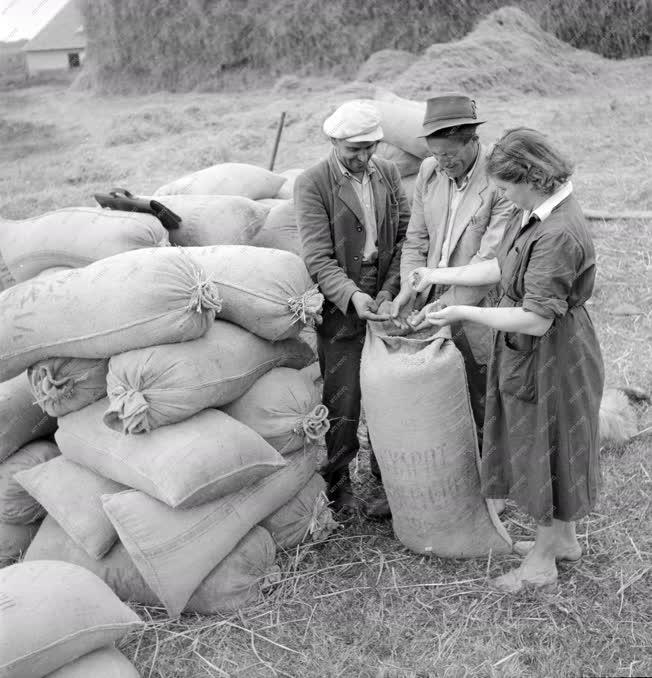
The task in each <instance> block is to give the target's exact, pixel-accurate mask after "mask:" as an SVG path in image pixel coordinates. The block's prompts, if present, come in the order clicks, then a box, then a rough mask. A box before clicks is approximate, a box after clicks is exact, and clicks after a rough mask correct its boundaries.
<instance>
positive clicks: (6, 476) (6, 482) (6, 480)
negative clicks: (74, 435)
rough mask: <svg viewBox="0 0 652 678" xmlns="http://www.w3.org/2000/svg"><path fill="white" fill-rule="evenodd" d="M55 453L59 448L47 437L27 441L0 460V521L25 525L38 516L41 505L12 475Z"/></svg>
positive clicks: (35, 465) (55, 454) (43, 461)
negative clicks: (4, 459) (5, 458)
mask: <svg viewBox="0 0 652 678" xmlns="http://www.w3.org/2000/svg"><path fill="white" fill-rule="evenodd" d="M57 456H59V448H58V447H57V446H56V445H55V444H54V443H50V442H48V441H47V440H37V441H35V442H33V443H27V445H25V446H24V447H21V449H20V450H18V452H16V453H15V454H12V455H11V457H9V459H7V460H6V461H3V462H2V463H1V464H0V521H2V522H5V523H14V524H18V525H27V524H29V523H33V522H34V521H35V520H38V519H39V518H42V517H43V515H44V513H45V511H44V510H43V507H42V505H41V504H40V503H39V502H38V501H37V499H35V498H34V496H33V495H31V494H30V493H29V492H27V491H25V488H24V487H23V486H22V485H21V484H20V483H19V482H18V481H17V480H16V475H17V474H20V473H21V472H26V471H29V470H30V469H33V468H34V467H37V466H40V465H42V464H44V463H45V462H47V461H49V460H50V459H54V457H57Z"/></svg>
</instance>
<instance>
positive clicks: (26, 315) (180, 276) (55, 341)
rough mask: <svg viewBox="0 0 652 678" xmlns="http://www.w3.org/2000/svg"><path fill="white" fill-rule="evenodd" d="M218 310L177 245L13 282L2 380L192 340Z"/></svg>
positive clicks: (3, 316)
mask: <svg viewBox="0 0 652 678" xmlns="http://www.w3.org/2000/svg"><path fill="white" fill-rule="evenodd" d="M258 251H262V250H258ZM219 307H220V305H219V298H218V296H217V290H216V288H215V285H214V284H212V283H210V282H209V281H208V280H207V278H206V274H205V273H204V272H203V271H202V269H201V266H200V265H199V264H197V262H195V261H193V260H192V259H191V257H189V256H188V254H187V253H186V251H185V250H181V249H178V248H175V247H162V248H158V249H143V250H136V251H134V252H125V253H123V254H118V255H116V256H114V257H108V258H107V259H102V260H101V261H96V262H95V263H93V264H90V265H89V266H86V267H85V268H79V269H72V270H70V271H62V272H61V273H55V274H53V275H51V276H48V277H44V278H35V279H34V280H29V281H28V282H24V283H20V284H18V285H14V287H10V288H9V289H8V290H5V291H4V292H2V293H0V381H6V380H7V379H11V377H15V376H16V375H18V374H20V372H22V371H23V370H24V369H26V368H27V367H29V366H30V365H33V364H34V363H36V362H38V361H39V360H43V359H44V358H54V357H75V358H108V357H110V356H112V355H115V354H116V353H122V352H123V351H129V350H131V349H133V348H140V347H142V346H154V345H156V344H166V343H173V342H176V341H188V340H189V339H196V338H197V337H200V336H201V335H202V334H204V332H205V331H206V330H207V329H208V328H209V326H210V325H211V324H212V322H213V320H214V319H215V311H216V310H217V309H219Z"/></svg>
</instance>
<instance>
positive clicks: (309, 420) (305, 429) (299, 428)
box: [293, 404, 331, 443]
mask: <svg viewBox="0 0 652 678" xmlns="http://www.w3.org/2000/svg"><path fill="white" fill-rule="evenodd" d="M330 427H331V423H330V421H328V408H327V407H326V405H322V404H319V405H317V406H316V407H315V408H313V410H312V411H311V412H308V414H306V416H305V417H304V418H303V419H301V421H299V422H298V423H297V425H296V426H295V427H294V429H293V431H294V433H296V434H297V435H303V436H305V437H306V439H307V440H308V441H309V442H311V443H315V442H317V441H318V440H319V439H320V438H321V437H322V436H323V435H325V434H326V432H327V431H328V430H329V429H330Z"/></svg>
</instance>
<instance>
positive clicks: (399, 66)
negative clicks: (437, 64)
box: [356, 49, 419, 82]
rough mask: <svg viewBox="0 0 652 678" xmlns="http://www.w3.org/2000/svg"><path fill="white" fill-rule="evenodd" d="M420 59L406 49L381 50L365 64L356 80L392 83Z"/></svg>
mask: <svg viewBox="0 0 652 678" xmlns="http://www.w3.org/2000/svg"><path fill="white" fill-rule="evenodd" d="M418 59H419V57H418V56H417V55H416V54H413V53H412V52H406V51H405V50H404V49H381V50H380V51H379V52H374V53H373V54H372V55H371V56H370V57H369V58H368V59H367V60H366V61H365V62H364V63H363V64H362V66H360V70H359V71H358V74H357V76H356V80H361V81H363V82H383V81H384V82H391V81H392V80H394V79H395V78H398V77H399V76H400V75H401V73H403V71H405V70H407V69H408V68H409V67H410V66H412V64H414V63H415V62H416V61H417V60H418Z"/></svg>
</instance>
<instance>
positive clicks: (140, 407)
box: [104, 386, 151, 434]
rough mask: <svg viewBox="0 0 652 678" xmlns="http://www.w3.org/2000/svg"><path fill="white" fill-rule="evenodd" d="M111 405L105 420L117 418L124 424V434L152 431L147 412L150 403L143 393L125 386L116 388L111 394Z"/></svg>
mask: <svg viewBox="0 0 652 678" xmlns="http://www.w3.org/2000/svg"><path fill="white" fill-rule="evenodd" d="M109 402H110V405H109V407H108V408H107V410H106V412H105V413H104V419H105V420H106V419H107V418H112V415H114V416H115V417H117V418H118V419H119V420H120V421H121V422H122V430H123V432H124V433H129V434H132V433H147V431H149V430H150V428H151V427H150V425H149V418H148V417H147V411H148V410H149V403H148V402H147V400H146V399H145V396H144V395H143V394H142V392H141V391H136V390H135V389H133V388H125V387H124V386H115V387H114V388H112V389H111V391H110V392H109Z"/></svg>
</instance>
